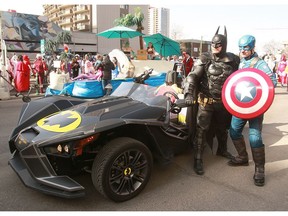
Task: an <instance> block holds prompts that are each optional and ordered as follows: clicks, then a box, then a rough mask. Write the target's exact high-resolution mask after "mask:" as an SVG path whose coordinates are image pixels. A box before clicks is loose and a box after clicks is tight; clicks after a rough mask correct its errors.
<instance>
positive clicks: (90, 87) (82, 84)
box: [46, 73, 166, 98]
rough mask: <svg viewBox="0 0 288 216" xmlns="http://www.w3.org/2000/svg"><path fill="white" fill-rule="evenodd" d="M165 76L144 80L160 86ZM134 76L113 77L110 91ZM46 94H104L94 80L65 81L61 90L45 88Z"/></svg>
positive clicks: (90, 96) (99, 95) (87, 96)
mask: <svg viewBox="0 0 288 216" xmlns="http://www.w3.org/2000/svg"><path fill="white" fill-rule="evenodd" d="M165 78H166V73H161V74H160V75H156V76H150V78H149V79H147V80H146V81H145V83H146V84H147V85H150V86H156V87H157V86H160V85H162V84H164V82H165ZM133 81H134V78H126V79H114V80H111V85H112V92H113V91H114V90H115V89H116V88H117V87H118V86H119V85H120V84H121V83H122V82H133ZM46 95H69V96H73V97H81V98H98V97H102V96H104V91H103V88H102V83H101V82H99V81H96V80H77V81H74V82H69V83H66V84H65V85H64V87H63V89H62V90H61V91H59V90H55V89H50V88H47V89H46Z"/></svg>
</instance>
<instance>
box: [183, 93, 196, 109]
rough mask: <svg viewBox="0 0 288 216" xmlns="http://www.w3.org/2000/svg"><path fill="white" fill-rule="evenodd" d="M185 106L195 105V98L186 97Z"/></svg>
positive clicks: (188, 95) (189, 95)
mask: <svg viewBox="0 0 288 216" xmlns="http://www.w3.org/2000/svg"><path fill="white" fill-rule="evenodd" d="M185 104H186V105H188V106H191V105H193V104H194V98H193V96H192V95H191V94H187V95H185Z"/></svg>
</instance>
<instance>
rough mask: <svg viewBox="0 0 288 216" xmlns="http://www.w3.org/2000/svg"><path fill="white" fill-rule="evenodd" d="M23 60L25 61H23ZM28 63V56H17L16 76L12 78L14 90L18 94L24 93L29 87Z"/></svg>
mask: <svg viewBox="0 0 288 216" xmlns="http://www.w3.org/2000/svg"><path fill="white" fill-rule="evenodd" d="M24 59H25V60H24ZM29 65H30V61H29V58H28V56H26V55H24V56H22V55H19V56H18V62H17V65H16V74H15V78H14V84H15V89H16V90H17V91H18V92H25V91H28V90H29V86H30V68H29Z"/></svg>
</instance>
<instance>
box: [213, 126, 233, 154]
mask: <svg viewBox="0 0 288 216" xmlns="http://www.w3.org/2000/svg"><path fill="white" fill-rule="evenodd" d="M216 137H217V141H218V148H217V152H216V155H218V156H222V157H225V158H228V159H232V158H233V156H232V155H231V153H229V152H228V151H227V138H228V132H227V130H225V131H223V132H222V133H219V132H218V133H216Z"/></svg>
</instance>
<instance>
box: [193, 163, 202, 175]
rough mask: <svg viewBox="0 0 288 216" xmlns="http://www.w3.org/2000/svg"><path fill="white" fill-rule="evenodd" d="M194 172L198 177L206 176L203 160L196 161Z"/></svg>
mask: <svg viewBox="0 0 288 216" xmlns="http://www.w3.org/2000/svg"><path fill="white" fill-rule="evenodd" d="M194 171H195V173H196V174H197V175H203V174H204V169H203V161H202V159H194Z"/></svg>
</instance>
